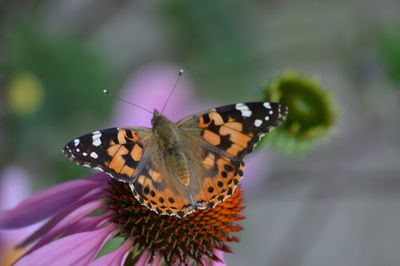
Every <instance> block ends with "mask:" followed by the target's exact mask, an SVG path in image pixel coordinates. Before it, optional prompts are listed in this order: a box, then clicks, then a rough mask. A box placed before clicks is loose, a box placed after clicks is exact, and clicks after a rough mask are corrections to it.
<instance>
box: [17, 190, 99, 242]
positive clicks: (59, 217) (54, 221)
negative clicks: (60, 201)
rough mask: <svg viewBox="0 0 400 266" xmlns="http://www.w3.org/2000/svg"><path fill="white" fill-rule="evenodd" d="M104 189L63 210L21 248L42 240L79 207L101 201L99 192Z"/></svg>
mask: <svg viewBox="0 0 400 266" xmlns="http://www.w3.org/2000/svg"><path fill="white" fill-rule="evenodd" d="M101 191H102V189H97V190H92V191H90V192H89V193H88V194H87V195H85V196H83V197H82V198H81V199H79V200H78V201H75V202H73V203H72V204H71V205H70V206H68V207H67V208H64V209H62V210H61V211H59V212H58V213H57V214H56V215H55V216H54V217H53V218H51V219H50V220H49V221H48V222H47V223H45V224H44V225H43V226H42V227H41V228H39V229H38V230H37V231H36V232H35V233H33V234H32V235H31V236H29V237H28V238H27V239H26V240H25V241H24V242H23V243H21V244H20V245H21V246H25V245H27V244H29V243H31V242H33V241H35V240H37V239H38V238H40V237H41V236H42V235H44V234H45V233H46V232H48V231H49V230H51V228H53V227H54V226H55V225H57V224H58V223H59V222H60V221H62V220H63V219H64V217H66V216H67V215H68V214H70V213H71V212H73V211H74V210H75V209H77V208H79V206H82V205H85V204H87V203H89V202H93V201H96V200H98V199H99V197H100V196H99V195H98V194H99V192H101Z"/></svg>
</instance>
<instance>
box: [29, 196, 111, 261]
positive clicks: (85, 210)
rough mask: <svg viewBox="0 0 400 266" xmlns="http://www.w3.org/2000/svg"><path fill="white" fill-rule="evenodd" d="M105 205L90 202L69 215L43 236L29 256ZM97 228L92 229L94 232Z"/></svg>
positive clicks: (99, 202) (98, 202)
mask: <svg viewBox="0 0 400 266" xmlns="http://www.w3.org/2000/svg"><path fill="white" fill-rule="evenodd" d="M102 204H103V203H102V202H101V201H95V202H89V203H88V204H85V205H82V206H81V207H79V208H78V209H76V210H74V211H73V212H71V213H69V214H68V215H67V216H65V217H64V218H63V219H62V220H61V221H60V222H59V223H58V224H57V225H55V226H54V227H53V228H52V229H50V230H49V231H48V232H46V233H45V235H43V236H42V237H41V238H40V240H39V241H38V242H37V243H36V244H35V245H34V246H33V247H32V248H31V249H30V250H29V251H28V252H27V253H28V254H29V253H31V252H33V251H35V250H36V249H38V248H40V247H42V246H43V245H46V244H47V243H49V242H50V241H52V240H54V239H55V238H56V237H57V236H59V235H61V234H63V233H64V232H65V231H66V230H67V229H69V228H70V227H71V226H72V225H74V224H75V223H77V222H78V221H80V220H81V219H82V218H83V217H84V216H86V215H87V214H89V213H91V212H93V211H94V210H96V209H98V208H100V206H101V205H102ZM94 229H95V228H92V230H94Z"/></svg>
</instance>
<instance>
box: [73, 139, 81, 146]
mask: <svg viewBox="0 0 400 266" xmlns="http://www.w3.org/2000/svg"><path fill="white" fill-rule="evenodd" d="M80 142H81V141H80V140H79V139H74V143H75V147H76V146H78V145H79V143H80Z"/></svg>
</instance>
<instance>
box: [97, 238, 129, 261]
mask: <svg viewBox="0 0 400 266" xmlns="http://www.w3.org/2000/svg"><path fill="white" fill-rule="evenodd" d="M132 246H133V241H132V240H130V239H128V240H126V241H125V243H124V244H122V245H121V246H120V247H119V248H118V249H117V250H115V251H113V252H111V253H109V254H107V255H104V256H102V257H100V258H98V259H97V260H95V261H94V262H92V263H91V264H90V265H91V266H103V265H108V266H122V265H124V263H125V260H126V257H127V256H128V254H129V252H131V250H132Z"/></svg>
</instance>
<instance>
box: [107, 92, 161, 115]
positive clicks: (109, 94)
mask: <svg viewBox="0 0 400 266" xmlns="http://www.w3.org/2000/svg"><path fill="white" fill-rule="evenodd" d="M103 93H104V94H105V95H107V96H110V97H112V98H114V99H115V100H118V101H121V102H123V103H127V104H129V105H132V106H135V107H137V108H139V109H142V110H143V111H146V112H148V113H150V114H153V112H152V111H150V110H149V109H146V108H144V107H142V106H140V105H137V104H135V103H131V102H130V101H127V100H124V99H121V98H119V97H118V96H115V95H113V94H111V92H110V91H109V90H103Z"/></svg>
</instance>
